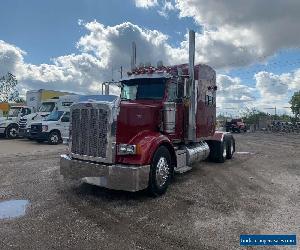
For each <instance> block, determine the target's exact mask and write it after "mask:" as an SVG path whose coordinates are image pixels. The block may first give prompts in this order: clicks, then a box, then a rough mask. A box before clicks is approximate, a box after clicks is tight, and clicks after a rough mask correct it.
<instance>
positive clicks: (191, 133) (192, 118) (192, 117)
mask: <svg viewBox="0 0 300 250" xmlns="http://www.w3.org/2000/svg"><path fill="white" fill-rule="evenodd" d="M194 66H195V31H193V30H190V31H189V76H190V79H189V96H190V105H189V126H188V140H189V141H196V105H197V103H196V97H197V95H196V88H195V76H194Z"/></svg>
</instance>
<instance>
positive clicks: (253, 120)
mask: <svg viewBox="0 0 300 250" xmlns="http://www.w3.org/2000/svg"><path fill="white" fill-rule="evenodd" d="M267 116H269V115H268V114H267V113H264V112H261V111H259V110H257V109H255V108H253V109H246V112H245V113H244V114H243V120H244V122H245V123H246V124H258V121H259V119H260V118H261V117H267Z"/></svg>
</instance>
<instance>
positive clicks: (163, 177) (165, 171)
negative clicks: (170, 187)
mask: <svg viewBox="0 0 300 250" xmlns="http://www.w3.org/2000/svg"><path fill="white" fill-rule="evenodd" d="M169 172H170V168H169V165H168V161H167V159H166V158H165V157H160V158H159V160H158V162H157V166H156V183H157V185H158V186H159V187H162V186H163V185H164V184H165V183H166V181H167V179H168V176H169Z"/></svg>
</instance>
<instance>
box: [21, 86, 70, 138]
mask: <svg viewBox="0 0 300 250" xmlns="http://www.w3.org/2000/svg"><path fill="white" fill-rule="evenodd" d="M65 95H72V93H68V92H61V91H54V90H45V89H39V90H32V91H27V93H26V102H27V104H28V105H29V106H32V107H34V112H32V113H30V114H28V115H26V116H23V117H22V118H21V119H20V120H19V123H18V127H19V136H21V137H29V138H30V136H29V131H30V126H31V124H32V123H35V122H37V121H40V120H42V119H44V118H46V117H47V116H48V115H49V114H50V113H51V112H52V111H53V110H54V109H55V107H57V103H58V101H59V97H61V96H65Z"/></svg>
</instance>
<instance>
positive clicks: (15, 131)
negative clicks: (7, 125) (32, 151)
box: [9, 128, 17, 137]
mask: <svg viewBox="0 0 300 250" xmlns="http://www.w3.org/2000/svg"><path fill="white" fill-rule="evenodd" d="M9 136H10V137H16V136H17V130H16V129H15V128H11V129H10V131H9Z"/></svg>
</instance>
